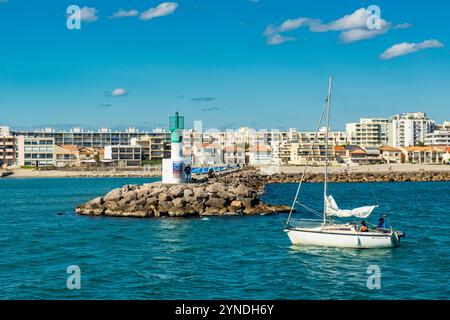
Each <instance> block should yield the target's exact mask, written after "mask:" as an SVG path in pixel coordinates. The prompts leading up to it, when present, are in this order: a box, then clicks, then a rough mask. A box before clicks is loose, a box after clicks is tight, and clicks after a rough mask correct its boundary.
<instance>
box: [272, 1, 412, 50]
mask: <svg viewBox="0 0 450 320" xmlns="http://www.w3.org/2000/svg"><path fill="white" fill-rule="evenodd" d="M370 17H371V13H370V12H369V11H367V9H365V8H359V9H357V10H355V11H354V12H353V13H351V14H347V15H345V16H343V17H341V18H339V19H336V20H332V21H330V22H328V23H322V21H320V20H319V19H313V18H308V17H299V18H296V19H288V20H286V21H284V22H283V23H282V24H281V25H279V26H274V25H269V26H267V28H266V30H265V31H264V35H265V36H267V37H269V36H272V35H275V34H279V33H283V32H287V31H292V30H295V29H298V28H301V27H303V26H304V27H307V28H308V29H309V31H311V32H328V31H335V32H340V34H339V39H340V40H341V42H343V43H350V42H355V41H360V40H366V39H370V38H374V37H376V36H379V35H382V34H384V33H386V32H388V31H389V30H390V29H404V28H409V27H411V25H410V24H409V23H402V24H398V25H396V26H394V27H393V26H392V23H391V22H389V21H386V20H384V19H382V18H380V19H379V21H378V23H379V28H378V29H373V30H371V29H369V28H368V27H367V21H368V20H369V18H370Z"/></svg>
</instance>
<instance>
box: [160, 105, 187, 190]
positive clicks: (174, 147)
mask: <svg viewBox="0 0 450 320" xmlns="http://www.w3.org/2000/svg"><path fill="white" fill-rule="evenodd" d="M169 127H170V142H171V148H170V159H163V163H162V165H163V166H162V171H163V172H162V182H163V183H182V182H183V181H184V163H183V145H182V140H183V129H184V117H183V116H180V115H179V114H178V112H176V113H175V116H171V117H169Z"/></svg>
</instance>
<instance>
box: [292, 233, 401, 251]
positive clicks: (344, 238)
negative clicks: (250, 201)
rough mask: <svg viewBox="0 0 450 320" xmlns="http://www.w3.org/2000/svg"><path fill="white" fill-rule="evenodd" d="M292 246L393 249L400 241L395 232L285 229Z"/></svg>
mask: <svg viewBox="0 0 450 320" xmlns="http://www.w3.org/2000/svg"><path fill="white" fill-rule="evenodd" d="M285 231H286V233H287V234H288V236H289V239H290V240H291V242H292V244H295V245H311V246H323V247H339V248H355V249H372V248H393V247H397V246H399V245H400V240H399V238H398V236H397V235H396V234H395V232H393V233H391V234H381V233H377V234H375V233H358V232H355V233H344V232H342V233H339V232H323V231H321V230H320V229H301V228H289V229H285Z"/></svg>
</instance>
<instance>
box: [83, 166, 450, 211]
mask: <svg viewBox="0 0 450 320" xmlns="http://www.w3.org/2000/svg"><path fill="white" fill-rule="evenodd" d="M323 177H324V175H323V174H321V173H307V174H306V175H305V182H322V181H323ZM300 178H301V174H298V173H296V174H289V173H276V174H271V175H268V174H261V173H260V172H258V171H256V170H244V171H239V172H234V173H228V174H222V175H218V176H217V177H216V178H215V179H210V180H209V181H203V182H197V183H188V184H174V185H164V184H161V183H160V182H153V183H148V184H144V185H126V186H124V187H122V188H118V189H114V190H112V191H110V192H109V193H108V194H106V195H105V196H103V197H97V198H95V199H92V200H90V201H88V202H87V203H85V204H83V205H80V206H78V207H77V208H76V209H75V211H76V212H77V213H79V214H83V215H97V216H102V215H103V216H118V217H142V218H143V217H164V216H170V217H187V216H211V215H230V214H232V215H252V214H271V213H277V212H289V210H290V208H289V207H287V206H284V205H277V204H267V203H264V202H263V201H261V200H260V198H259V195H260V194H261V193H262V192H263V191H264V187H265V185H266V184H268V183H295V182H299V181H300ZM329 181H331V182H389V181H393V182H394V181H450V172H449V171H443V172H436V171H435V172H427V171H424V172H364V173H361V172H358V173H334V174H330V175H329Z"/></svg>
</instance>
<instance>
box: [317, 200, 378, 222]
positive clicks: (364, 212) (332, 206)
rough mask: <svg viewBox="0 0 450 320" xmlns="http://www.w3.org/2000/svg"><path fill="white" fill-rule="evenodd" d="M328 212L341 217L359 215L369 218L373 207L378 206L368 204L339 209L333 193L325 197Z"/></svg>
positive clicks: (330, 214) (359, 216)
mask: <svg viewBox="0 0 450 320" xmlns="http://www.w3.org/2000/svg"><path fill="white" fill-rule="evenodd" d="M325 205H326V213H327V215H329V216H337V217H340V218H348V217H357V218H367V217H368V216H370V214H371V213H372V211H373V209H375V208H376V207H378V206H366V207H359V208H355V209H351V210H343V209H339V207H338V205H337V203H336V201H335V200H334V198H333V196H332V195H329V196H328V197H326V198H325Z"/></svg>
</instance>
